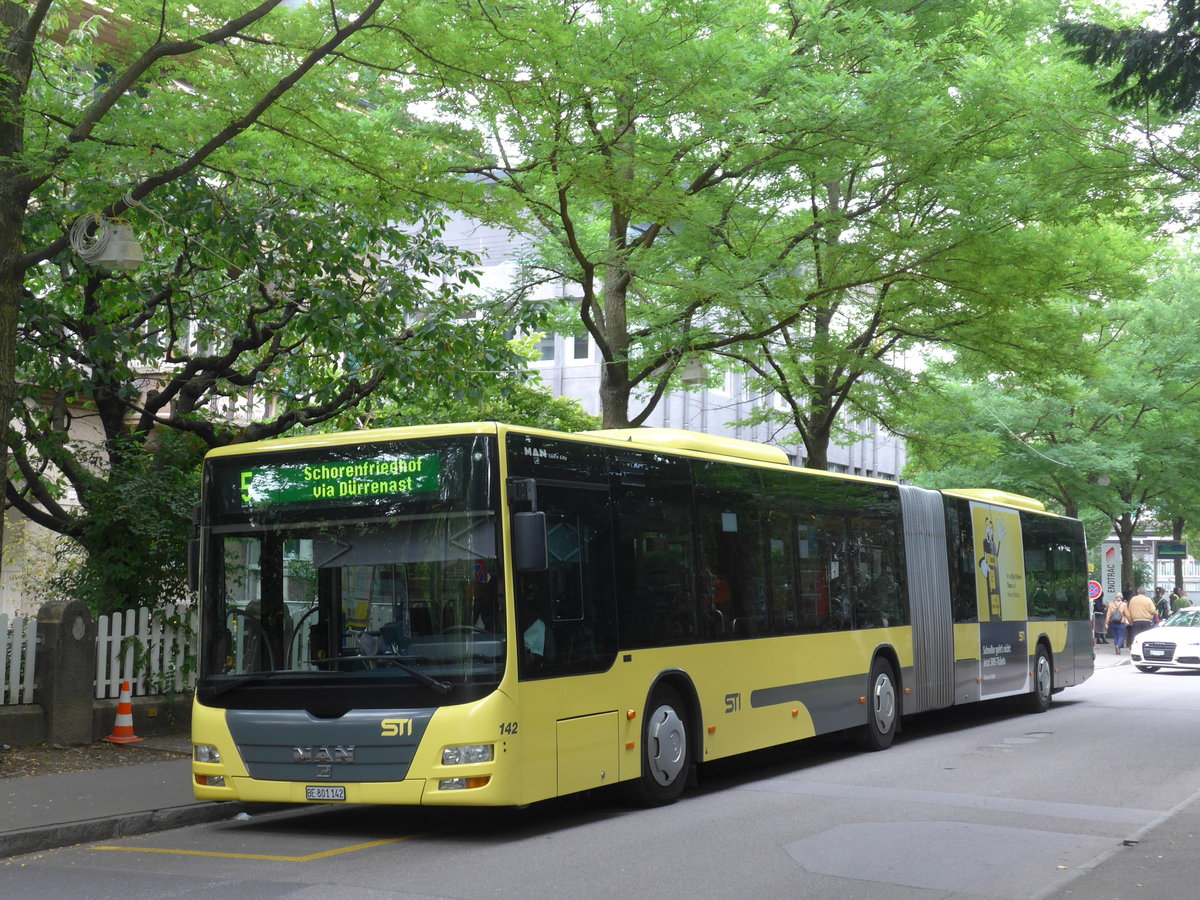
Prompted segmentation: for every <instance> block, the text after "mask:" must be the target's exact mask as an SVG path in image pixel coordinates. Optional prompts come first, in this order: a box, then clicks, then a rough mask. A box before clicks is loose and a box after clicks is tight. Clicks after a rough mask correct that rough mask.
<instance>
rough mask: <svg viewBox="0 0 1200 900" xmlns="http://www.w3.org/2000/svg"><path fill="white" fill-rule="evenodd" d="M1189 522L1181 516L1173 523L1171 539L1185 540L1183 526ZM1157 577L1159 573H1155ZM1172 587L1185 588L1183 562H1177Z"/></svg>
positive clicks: (1180, 560) (1179, 560)
mask: <svg viewBox="0 0 1200 900" xmlns="http://www.w3.org/2000/svg"><path fill="white" fill-rule="evenodd" d="M1186 521H1187V520H1186V519H1184V518H1183V516H1180V517H1179V518H1177V519H1176V520H1175V521H1174V522H1173V523H1172V525H1173V527H1172V530H1171V537H1172V538H1174V539H1175V540H1177V541H1182V540H1183V526H1184V523H1185V522H1186ZM1155 574H1156V575H1157V574H1158V573H1155ZM1171 586H1172V587H1179V588H1181V587H1183V560H1182V559H1177V560H1175V581H1174V582H1173V583H1172V584H1171Z"/></svg>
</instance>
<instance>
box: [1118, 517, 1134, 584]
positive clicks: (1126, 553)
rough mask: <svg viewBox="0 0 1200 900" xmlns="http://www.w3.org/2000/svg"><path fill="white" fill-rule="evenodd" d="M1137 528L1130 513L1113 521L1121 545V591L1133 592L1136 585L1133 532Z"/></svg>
mask: <svg viewBox="0 0 1200 900" xmlns="http://www.w3.org/2000/svg"><path fill="white" fill-rule="evenodd" d="M1136 528H1137V522H1135V521H1134V519H1133V516H1131V515H1130V514H1129V513H1124V514H1123V515H1122V516H1121V517H1120V518H1117V519H1113V530H1114V531H1115V532H1116V533H1117V540H1118V541H1119V542H1120V544H1121V591H1122V592H1123V593H1124V592H1128V591H1132V590H1133V589H1134V587H1136V585H1134V583H1133V532H1134V530H1135V529H1136Z"/></svg>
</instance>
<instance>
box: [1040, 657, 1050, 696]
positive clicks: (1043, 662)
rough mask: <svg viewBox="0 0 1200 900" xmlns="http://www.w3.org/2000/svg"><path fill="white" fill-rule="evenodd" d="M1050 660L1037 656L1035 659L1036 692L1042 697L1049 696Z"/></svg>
mask: <svg viewBox="0 0 1200 900" xmlns="http://www.w3.org/2000/svg"><path fill="white" fill-rule="evenodd" d="M1050 684H1051V681H1050V660H1048V659H1046V657H1044V656H1039V657H1038V661H1037V692H1038V693H1039V694H1040V695H1041V696H1043V697H1049V696H1050Z"/></svg>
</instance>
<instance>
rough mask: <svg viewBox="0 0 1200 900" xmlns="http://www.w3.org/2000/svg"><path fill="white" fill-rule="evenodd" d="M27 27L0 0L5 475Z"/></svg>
mask: <svg viewBox="0 0 1200 900" xmlns="http://www.w3.org/2000/svg"><path fill="white" fill-rule="evenodd" d="M28 24H29V13H28V12H27V11H26V9H25V8H24V6H22V5H19V4H16V3H12V2H9V0H0V41H2V43H0V473H7V472H8V431H9V428H10V427H11V423H12V410H13V404H14V403H15V402H16V400H17V381H16V370H17V325H18V323H19V322H20V318H21V298H22V296H23V294H24V285H25V278H24V270H23V268H22V266H21V238H22V232H23V226H24V222H25V208H26V206H27V205H28V202H29V193H28V188H27V184H28V181H27V178H26V174H27V173H26V172H25V171H24V169H23V168H22V163H21V160H22V158H23V156H24V153H25V114H24V108H25V104H24V97H25V90H26V87H27V85H28V84H29V74H30V71H31V68H32V60H33V53H32V49H31V46H32V39H33V35H24V39H23V40H21V39H17V40H14V38H19V37H20V35H19V32H22V31H23V30H24V29H25V28H26V27H27V26H28ZM7 485H8V480H7V477H5V480H4V490H5V492H6V493H5V497H4V502H3V503H0V576H2V575H3V573H4V513H3V510H4V509H5V508H7V505H8V504H7Z"/></svg>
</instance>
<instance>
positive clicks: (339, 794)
mask: <svg viewBox="0 0 1200 900" xmlns="http://www.w3.org/2000/svg"><path fill="white" fill-rule="evenodd" d="M304 799H305V800H345V799H346V789H345V788H344V787H341V786H338V787H334V786H333V785H324V784H323V785H311V784H310V785H308V786H307V787H305V788H304Z"/></svg>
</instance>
